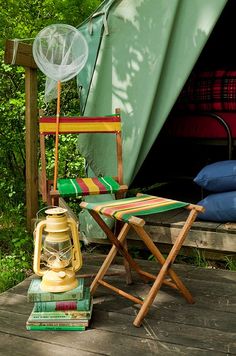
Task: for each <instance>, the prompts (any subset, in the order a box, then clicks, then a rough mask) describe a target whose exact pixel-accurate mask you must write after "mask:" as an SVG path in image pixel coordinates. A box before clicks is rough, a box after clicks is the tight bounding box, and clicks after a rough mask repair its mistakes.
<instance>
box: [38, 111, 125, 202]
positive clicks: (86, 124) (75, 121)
mask: <svg viewBox="0 0 236 356" xmlns="http://www.w3.org/2000/svg"><path fill="white" fill-rule="evenodd" d="M56 120H57V118H56V117H40V119H39V132H40V153H41V187H40V188H41V194H42V197H43V200H44V201H47V195H48V185H49V184H50V183H51V181H49V180H48V179H47V175H46V148H45V136H48V135H56V128H57V127H56V126H57V124H56ZM81 133H91V134H93V133H96V134H97V133H105V134H113V135H115V138H116V157H117V177H114V178H115V179H116V180H117V182H118V183H119V184H120V185H122V184H123V162H122V137H121V117H120V110H119V109H116V111H115V114H113V115H109V116H96V117H84V116H81V117H61V118H60V123H59V134H81Z"/></svg>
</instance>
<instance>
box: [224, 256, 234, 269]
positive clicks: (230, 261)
mask: <svg viewBox="0 0 236 356" xmlns="http://www.w3.org/2000/svg"><path fill="white" fill-rule="evenodd" d="M225 261H226V268H227V269H229V270H230V271H236V258H235V256H226V257H225Z"/></svg>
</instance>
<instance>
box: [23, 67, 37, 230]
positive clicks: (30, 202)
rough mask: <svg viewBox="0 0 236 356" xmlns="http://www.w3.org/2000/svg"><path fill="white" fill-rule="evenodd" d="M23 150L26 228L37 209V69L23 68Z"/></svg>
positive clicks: (28, 227)
mask: <svg viewBox="0 0 236 356" xmlns="http://www.w3.org/2000/svg"><path fill="white" fill-rule="evenodd" d="M25 102H26V103H25V104H26V105H25V106H26V110H25V124H26V134H25V150H26V207H27V229H28V230H29V231H30V230H31V229H32V226H31V221H32V219H33V218H35V216H36V213H37V211H38V120H37V118H38V110H37V70H36V69H33V68H29V67H26V68H25Z"/></svg>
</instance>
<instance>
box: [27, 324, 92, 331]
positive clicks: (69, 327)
mask: <svg viewBox="0 0 236 356" xmlns="http://www.w3.org/2000/svg"><path fill="white" fill-rule="evenodd" d="M85 329H86V327H85V326H83V325H59V326H53V325H26V330H38V331H42V330H51V331H55V330H56V331H84V330H85Z"/></svg>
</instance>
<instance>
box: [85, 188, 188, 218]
mask: <svg viewBox="0 0 236 356" xmlns="http://www.w3.org/2000/svg"><path fill="white" fill-rule="evenodd" d="M187 205H189V203H185V202H181V201H176V200H171V199H166V198H160V197H156V196H152V195H147V194H143V195H139V196H136V197H134V198H125V199H121V200H115V201H114V200H110V201H107V202H103V203H85V202H83V203H82V204H81V206H82V207H85V208H86V209H88V210H94V211H96V212H97V213H99V214H102V215H106V216H109V217H113V218H115V219H117V220H121V221H124V222H129V219H130V218H131V217H132V216H141V215H150V214H157V213H162V212H164V211H169V210H173V209H177V208H183V207H185V206H187Z"/></svg>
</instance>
